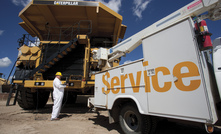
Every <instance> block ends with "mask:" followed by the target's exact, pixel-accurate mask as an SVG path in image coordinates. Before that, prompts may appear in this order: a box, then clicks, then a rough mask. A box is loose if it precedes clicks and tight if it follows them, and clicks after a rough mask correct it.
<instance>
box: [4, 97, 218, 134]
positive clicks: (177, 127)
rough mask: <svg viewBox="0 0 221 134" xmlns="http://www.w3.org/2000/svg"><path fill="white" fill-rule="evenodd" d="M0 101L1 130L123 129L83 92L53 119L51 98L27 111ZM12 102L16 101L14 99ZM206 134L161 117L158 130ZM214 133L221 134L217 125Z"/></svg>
mask: <svg viewBox="0 0 221 134" xmlns="http://www.w3.org/2000/svg"><path fill="white" fill-rule="evenodd" d="M5 104H6V101H5V100H1V101H0V134H14V133H16V134H60V133H62V134H104V133H108V134H119V133H123V132H122V131H121V128H120V126H119V124H118V123H115V124H109V123H108V114H107V111H101V112H100V116H98V115H97V114H96V113H91V112H88V110H89V109H88V108H87V97H85V96H79V97H78V99H77V102H76V104H74V105H65V106H64V107H63V108H62V110H61V116H60V117H61V120H60V121H50V116H51V111H52V105H53V103H52V102H51V101H49V102H48V103H47V105H46V107H45V108H44V109H39V110H32V111H27V110H23V109H21V108H20V107H19V106H18V104H17V105H10V106H7V107H6V106H5ZM11 104H12V101H11ZM178 133H179V134H206V132H205V130H204V129H202V128H200V127H196V126H192V125H188V124H185V125H184V124H180V123H174V122H170V121H165V120H164V121H160V122H159V123H158V126H157V130H156V134H178ZM214 134H221V129H218V128H216V129H215V132H214Z"/></svg>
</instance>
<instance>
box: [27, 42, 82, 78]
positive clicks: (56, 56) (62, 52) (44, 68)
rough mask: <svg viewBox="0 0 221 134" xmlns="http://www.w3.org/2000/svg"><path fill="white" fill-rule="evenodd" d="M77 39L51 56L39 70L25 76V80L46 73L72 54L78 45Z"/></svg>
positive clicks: (36, 69)
mask: <svg viewBox="0 0 221 134" xmlns="http://www.w3.org/2000/svg"><path fill="white" fill-rule="evenodd" d="M77 41H78V39H77V38H74V39H73V40H71V41H70V42H69V43H68V44H67V45H64V46H63V47H62V48H61V49H60V50H59V51H58V52H56V53H54V54H53V55H51V56H50V57H49V58H48V59H47V60H46V61H45V62H43V63H42V64H40V65H39V66H38V67H37V68H35V69H33V70H32V71H31V72H30V73H29V74H27V75H26V76H25V79H28V78H30V77H33V75H34V74H35V73H36V72H38V73H44V72H45V71H47V70H48V69H49V68H51V67H52V66H53V65H54V64H55V63H56V62H58V61H59V60H60V59H62V58H63V57H64V56H65V55H67V54H68V53H69V52H71V51H72V50H73V49H74V48H75V47H76V45H77Z"/></svg>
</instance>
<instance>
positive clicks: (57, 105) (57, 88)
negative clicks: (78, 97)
mask: <svg viewBox="0 0 221 134" xmlns="http://www.w3.org/2000/svg"><path fill="white" fill-rule="evenodd" d="M65 87H66V85H62V84H61V81H60V80H59V79H58V78H57V77H56V78H55V79H54V81H53V88H54V91H53V99H54V106H53V109H52V115H51V119H56V118H58V116H59V114H60V111H61V105H62V100H63V96H64V88H65Z"/></svg>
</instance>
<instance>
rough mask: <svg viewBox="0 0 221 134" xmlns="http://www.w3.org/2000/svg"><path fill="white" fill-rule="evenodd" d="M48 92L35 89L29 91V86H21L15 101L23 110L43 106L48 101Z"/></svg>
mask: <svg viewBox="0 0 221 134" xmlns="http://www.w3.org/2000/svg"><path fill="white" fill-rule="evenodd" d="M49 94H50V92H49V91H45V90H37V91H36V92H31V89H30V88H24V87H23V88H19V89H18V98H17V101H18V104H19V106H20V107H21V108H23V109H25V110H30V109H38V108H43V107H45V105H46V103H47V101H48V98H49Z"/></svg>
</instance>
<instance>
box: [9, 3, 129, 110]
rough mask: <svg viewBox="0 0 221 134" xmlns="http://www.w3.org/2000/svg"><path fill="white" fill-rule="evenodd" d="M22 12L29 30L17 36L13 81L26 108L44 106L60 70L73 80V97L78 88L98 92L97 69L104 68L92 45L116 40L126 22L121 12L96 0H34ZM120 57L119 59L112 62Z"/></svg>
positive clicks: (70, 96) (106, 44)
mask: <svg viewBox="0 0 221 134" xmlns="http://www.w3.org/2000/svg"><path fill="white" fill-rule="evenodd" d="M19 17H20V18H21V19H22V20H23V22H21V23H19V25H20V26H21V27H22V28H23V29H25V30H26V31H27V32H28V34H24V35H23V36H22V38H20V39H19V40H18V42H19V49H18V50H19V54H18V58H17V61H16V63H15V69H14V70H15V71H14V76H13V79H12V85H13V86H15V87H16V89H17V95H18V96H17V101H18V104H19V105H20V107H22V108H24V109H33V108H36V106H38V108H42V107H44V106H45V104H46V103H47V100H48V98H49V94H50V91H52V90H53V85H52V83H53V79H54V77H55V73H56V72H61V73H62V74H63V77H62V78H63V79H62V82H63V83H64V82H66V81H68V83H69V86H68V87H67V88H66V89H65V91H68V97H67V98H68V101H72V102H75V100H76V97H77V94H93V87H94V79H95V77H94V74H95V73H96V72H97V71H100V68H98V66H97V65H98V61H97V60H93V58H92V51H93V50H97V49H98V48H100V47H105V48H110V47H112V46H114V45H116V44H117V42H118V40H119V39H122V38H123V37H124V34H125V31H126V28H127V27H126V26H125V25H123V24H122V16H121V15H119V14H118V13H116V12H114V11H113V10H111V9H110V8H108V7H106V6H105V5H103V4H102V3H100V2H91V1H90V2H86V1H70V0H65V1H63V0H60V1H53V0H33V1H31V2H30V3H29V4H28V5H27V6H26V7H25V8H24V9H23V10H22V11H21V12H20V13H19ZM119 62H120V59H117V60H114V61H113V62H112V63H111V66H118V65H119ZM12 72H13V71H12ZM15 87H14V88H15ZM64 98H66V97H64Z"/></svg>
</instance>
